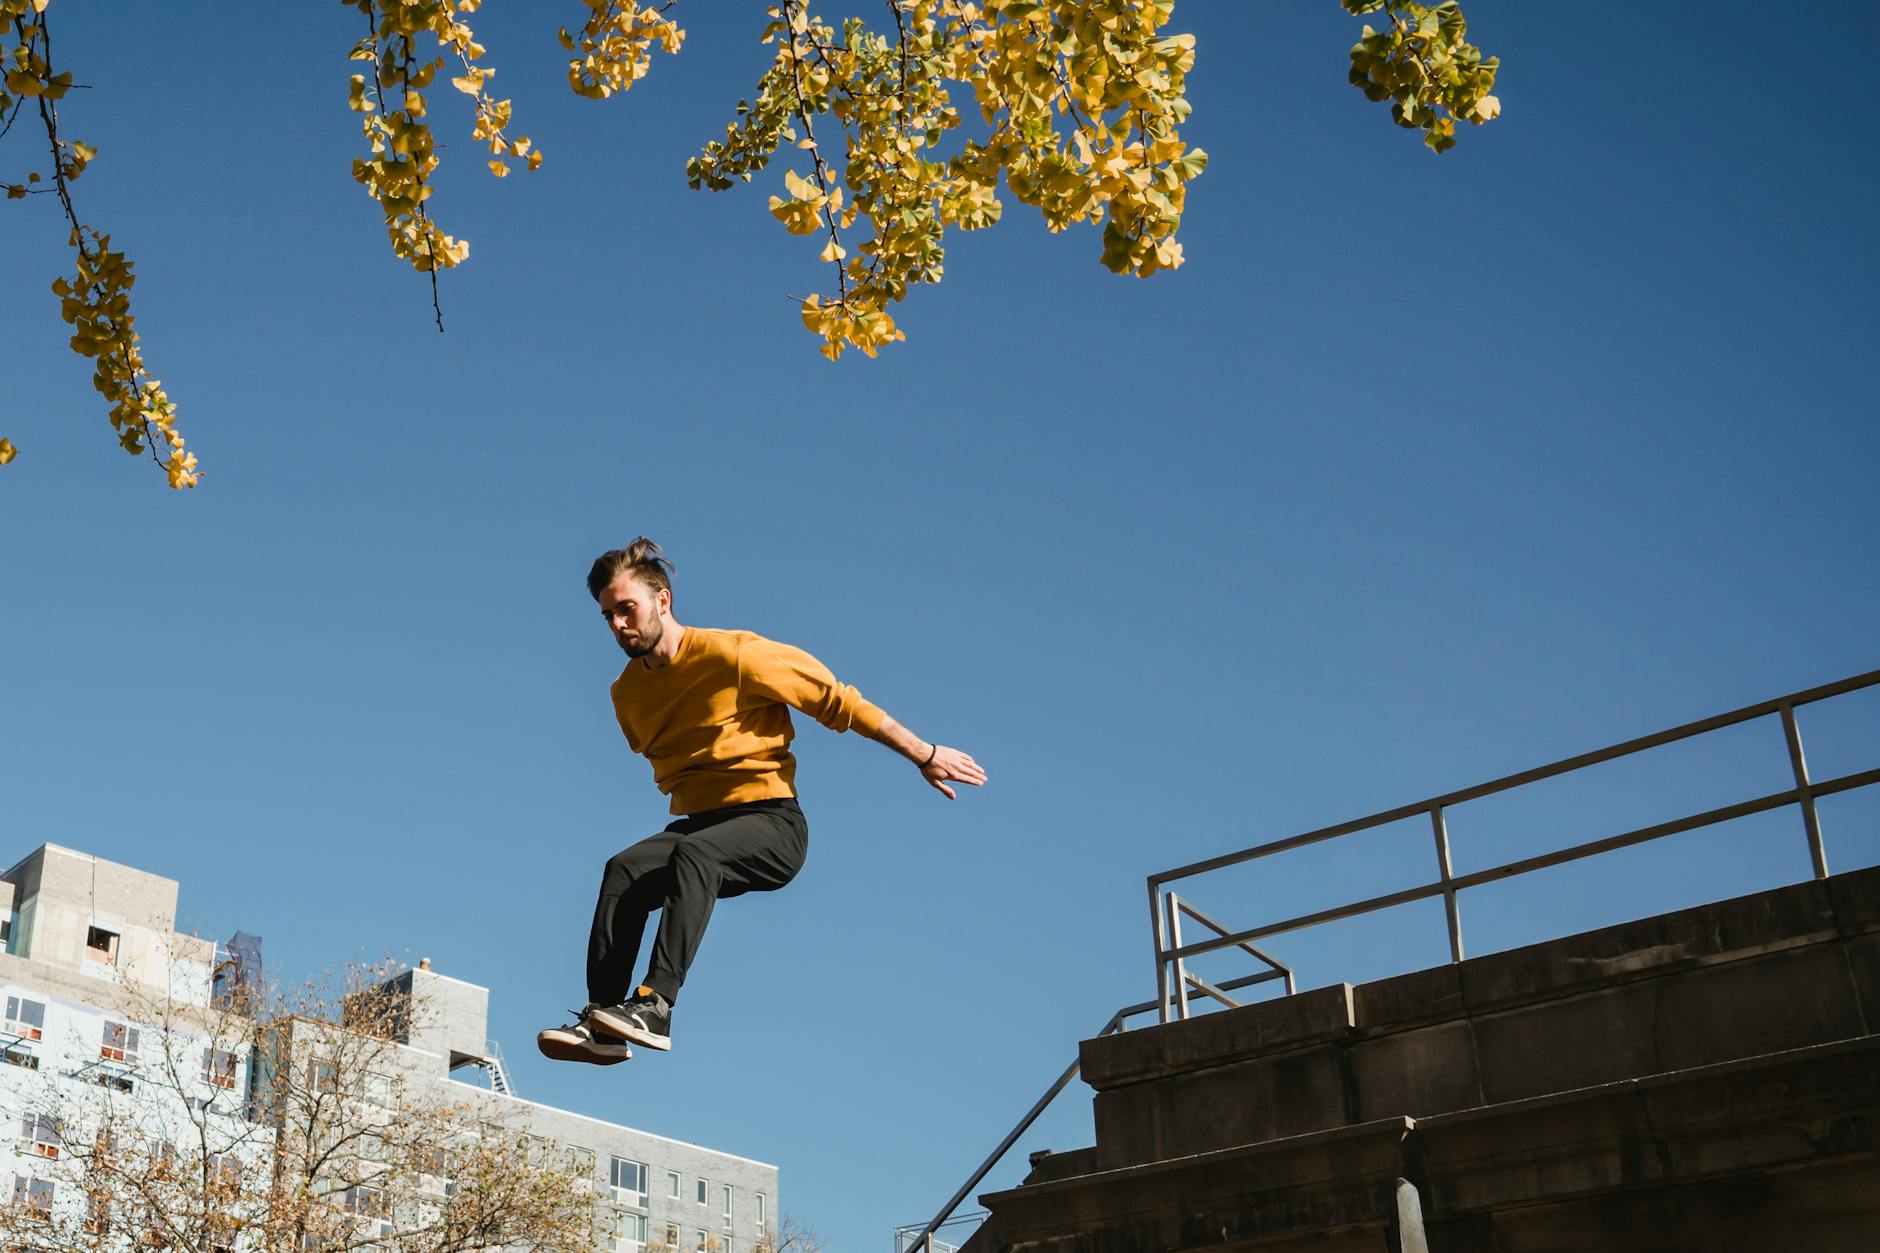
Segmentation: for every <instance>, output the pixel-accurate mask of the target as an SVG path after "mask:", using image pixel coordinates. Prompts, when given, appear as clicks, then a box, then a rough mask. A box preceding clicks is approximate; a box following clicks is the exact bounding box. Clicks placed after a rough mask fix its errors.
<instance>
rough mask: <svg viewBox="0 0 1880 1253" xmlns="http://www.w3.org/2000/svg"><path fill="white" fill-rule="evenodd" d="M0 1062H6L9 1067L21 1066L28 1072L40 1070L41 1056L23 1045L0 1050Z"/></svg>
mask: <svg viewBox="0 0 1880 1253" xmlns="http://www.w3.org/2000/svg"><path fill="white" fill-rule="evenodd" d="M0 1062H5V1063H6V1064H7V1065H9V1066H21V1067H24V1068H25V1069H27V1070H38V1069H39V1055H38V1054H37V1053H34V1052H33V1051H32V1050H31V1049H29V1048H27V1047H26V1046H25V1045H23V1044H16V1045H14V1046H13V1047H12V1048H10V1049H4V1050H0Z"/></svg>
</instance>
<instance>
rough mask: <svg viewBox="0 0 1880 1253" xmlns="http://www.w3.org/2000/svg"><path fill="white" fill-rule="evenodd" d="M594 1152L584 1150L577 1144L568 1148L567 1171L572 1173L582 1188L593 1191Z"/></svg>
mask: <svg viewBox="0 0 1880 1253" xmlns="http://www.w3.org/2000/svg"><path fill="white" fill-rule="evenodd" d="M594 1161H595V1158H594V1150H593V1149H584V1148H582V1147H581V1146H580V1145H578V1144H571V1145H569V1146H568V1169H569V1170H571V1171H573V1172H574V1175H575V1178H576V1179H577V1180H578V1181H579V1183H580V1185H581V1187H582V1188H584V1189H585V1190H587V1191H589V1192H592V1191H593V1190H594Z"/></svg>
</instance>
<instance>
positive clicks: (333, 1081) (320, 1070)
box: [307, 1060, 339, 1092]
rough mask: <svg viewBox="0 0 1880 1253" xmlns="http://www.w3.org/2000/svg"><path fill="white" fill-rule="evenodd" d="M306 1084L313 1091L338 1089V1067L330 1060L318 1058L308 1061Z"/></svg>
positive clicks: (335, 1090) (334, 1090) (333, 1090)
mask: <svg viewBox="0 0 1880 1253" xmlns="http://www.w3.org/2000/svg"><path fill="white" fill-rule="evenodd" d="M307 1086H308V1087H309V1088H312V1089H313V1090H314V1091H315V1092H337V1091H339V1068H338V1067H336V1066H334V1065H333V1063H332V1062H323V1061H318V1060H315V1061H310V1062H308V1063H307Z"/></svg>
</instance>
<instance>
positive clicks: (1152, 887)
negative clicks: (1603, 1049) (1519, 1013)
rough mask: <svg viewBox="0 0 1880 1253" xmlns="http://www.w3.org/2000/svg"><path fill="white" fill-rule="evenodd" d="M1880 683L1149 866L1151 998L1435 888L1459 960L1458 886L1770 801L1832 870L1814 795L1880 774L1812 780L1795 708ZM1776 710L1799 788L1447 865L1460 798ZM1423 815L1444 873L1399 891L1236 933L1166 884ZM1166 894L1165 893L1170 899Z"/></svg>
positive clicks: (1850, 682)
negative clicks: (1244, 956) (1548, 848)
mask: <svg viewBox="0 0 1880 1253" xmlns="http://www.w3.org/2000/svg"><path fill="white" fill-rule="evenodd" d="M1877 684H1880V670H1870V671H1868V672H1867V673H1865V674H1857V675H1853V676H1851V677H1849V678H1846V679H1841V680H1839V681H1837V682H1834V683H1827V684H1823V685H1821V686H1820V687H1813V688H1808V689H1806V690H1804V691H1800V692H1795V693H1792V694H1790V695H1788V696H1779V697H1776V698H1775V699H1773V700H1767V701H1762V702H1760V703H1758V704H1755V705H1746V706H1744V707H1743V708H1741V709H1735V710H1732V711H1730V712H1729V713H1723V714H1717V715H1715V716H1714V717H1709V718H1702V719H1699V720H1698V721H1696V722H1688V723H1685V724H1684V725H1682V726H1677V727H1672V728H1669V729H1668V730H1664V731H1659V732H1657V733H1656V734H1653V735H1645V736H1640V737H1639V738H1637V739H1632V740H1626V741H1624V742H1623V743H1619V744H1614V745H1611V746H1609V747H1606V748H1601V749H1596V750H1594V751H1593V752H1590V753H1581V754H1578V755H1576V756H1573V757H1567V758H1563V759H1562V760H1560V761H1556V762H1551V763H1549V764H1548V765H1545V766H1537V767H1535V768H1534V769H1531V770H1523V771H1521V772H1520V773H1518V774H1511V775H1507V776H1505V777H1503V778H1500V779H1495V780H1492V781H1490V782H1488V783H1479V784H1476V785H1475V786H1474V787H1468V788H1463V789H1461V790H1460V791H1456V792H1447V793H1444V794H1443V795H1441V796H1434V797H1431V798H1429V799H1428V800H1424V801H1418V802H1416V803H1415V804H1411V805H1403V806H1399V807H1398V808H1396V809H1389V810H1385V811H1383V812H1382V813H1376V814H1372V815H1370V816H1369V817H1365V818H1358V819H1354V820H1352V821H1350V822H1341V823H1337V824H1335V825H1333V826H1329V827H1321V828H1319V829H1318V830H1316V831H1307V832H1305V833H1303V834H1300V835H1294V836H1289V837H1287V838H1286V839H1283V840H1274V841H1271V842H1269V843H1265V844H1257V845H1254V846H1253V847H1251V848H1245V849H1241V850H1240V851H1238V852H1234V853H1226V854H1223V855H1221V856H1218V857H1211V858H1208V859H1207V860H1205V861H1198V862H1193V863H1191V864H1189V865H1186V866H1180V867H1177V868H1176V869H1173V870H1164V871H1161V872H1159V873H1157V874H1152V875H1150V876H1149V879H1148V890H1149V924H1150V929H1151V932H1152V934H1153V936H1154V940H1155V979H1156V999H1155V1001H1154V1002H1152V1005H1153V1006H1154V1007H1155V1008H1156V1010H1157V1013H1158V1016H1159V1018H1160V1020H1161V1021H1162V1022H1167V1021H1169V1015H1170V1009H1171V1004H1173V1006H1174V1007H1175V1008H1176V1010H1177V1011H1178V1013H1179V1015H1180V1016H1181V1017H1183V1018H1186V1017H1187V1016H1188V996H1187V989H1188V987H1189V985H1190V984H1191V983H1198V981H1197V980H1196V979H1195V977H1194V976H1193V975H1190V974H1188V973H1187V972H1186V968H1185V965H1184V963H1185V962H1186V960H1187V959H1188V958H1191V957H1198V956H1201V955H1202V954H1204V953H1213V952H1218V951H1220V950H1222V949H1227V948H1236V947H1237V948H1241V949H1244V950H1248V951H1250V952H1252V953H1253V954H1254V955H1255V956H1256V957H1259V958H1260V959H1261V960H1262V961H1265V962H1267V963H1269V964H1272V965H1278V963H1276V962H1274V961H1273V959H1272V958H1271V957H1268V956H1267V955H1266V954H1265V953H1262V952H1260V951H1259V950H1258V949H1255V948H1253V946H1252V942H1253V941H1255V940H1259V939H1263V938H1265V937H1267V936H1273V935H1279V934H1282V933H1284V932H1289V931H1298V930H1302V929H1304V928H1306V927H1312V926H1317V925H1319V924H1321V923H1326V922H1334V921H1337V920H1339V919H1342V918H1351V917H1356V916H1357V915H1359V914H1367V913H1372V912H1375V911H1377V910H1380V909H1389V908H1391V907H1393V906H1397V905H1404V904H1408V903H1410V902H1412V901H1420V900H1427V899H1430V898H1432V897H1436V896H1441V897H1442V898H1443V906H1444V916H1445V921H1446V922H1447V925H1448V929H1449V949H1450V959H1451V960H1452V961H1458V962H1459V961H1461V960H1462V959H1463V946H1462V914H1461V907H1460V904H1459V901H1458V899H1457V897H1458V894H1459V893H1460V892H1462V891H1463V890H1465V889H1467V888H1472V887H1479V886H1481V885H1482V884H1485V883H1491V882H1496V881H1498V880H1501V879H1507V878H1512V877H1514V876H1516V875H1522V874H1527V873H1529V872H1531V871H1535V870H1542V869H1545V868H1547V867H1549V866H1557V865H1562V864H1564V863H1566V862H1570V861H1577V860H1580V859H1582V858H1586V857H1594V856H1597V855H1599V854H1601V853H1607V852H1611V851H1613V850H1615V849H1620V848H1626V847H1629V846H1631V845H1634V844H1642V843H1645V842H1646V841H1648V840H1656V839H1662V838H1664V837H1665V836H1670V835H1676V834H1679V833H1680V832H1684V831H1691V830H1695V829H1697V828H1699V827H1705V826H1711V825H1714V824H1716V823H1719V822H1727V821H1729V820H1731V819H1734V818H1741V817H1746V816H1748V815H1750V814H1756V813H1762V812H1765V811H1767V810H1771V809H1777V808H1780V807H1782V806H1784V805H1798V806H1800V808H1801V811H1802V820H1803V827H1804V831H1805V834H1806V836H1807V839H1808V851H1809V858H1810V861H1811V862H1812V863H1813V867H1814V873H1815V877H1816V878H1826V877H1827V874H1828V858H1827V850H1826V847H1825V845H1824V844H1823V841H1822V835H1821V820H1820V817H1819V816H1818V814H1817V813H1816V809H1815V800H1816V798H1818V797H1822V796H1830V795H1833V794H1835V793H1837V792H1845V791H1849V790H1851V789H1854V788H1859V787H1867V786H1869V785H1871V784H1875V783H1880V768H1877V769H1870V770H1861V771H1856V772H1854V773H1852V774H1845V775H1841V776H1840V777H1838V778H1834V779H1828V780H1825V781H1816V780H1813V779H1811V778H1810V777H1809V774H1808V765H1807V760H1806V758H1805V756H1804V754H1803V752H1802V739H1801V731H1800V729H1799V728H1798V727H1797V725H1796V721H1795V710H1796V709H1797V708H1799V707H1800V706H1803V705H1809V704H1814V703H1815V702H1817V701H1823V700H1828V699H1830V698H1832V697H1835V696H1842V695H1845V694H1846V693H1849V692H1855V691H1859V690H1861V689H1863V688H1868V687H1873V686H1875V685H1877ZM1772 714H1773V715H1777V716H1778V717H1780V719H1781V721H1782V731H1783V738H1784V740H1785V741H1786V743H1787V746H1788V757H1789V766H1790V770H1791V772H1792V773H1793V775H1794V778H1795V786H1794V787H1793V788H1789V789H1787V790H1785V791H1781V792H1774V793H1771V794H1769V795H1767V796H1760V797H1757V798H1755V799H1753V800H1747V801H1741V802H1738V803H1737V804H1734V805H1726V806H1723V807H1721V808H1718V809H1711V810H1706V811H1705V812H1703V813H1699V814H1691V815H1689V816H1687V817H1683V818H1677V819H1673V820H1672V821H1669V822H1660V823H1655V824H1653V825H1651V826H1648V827H1640V828H1637V829H1636V830H1632V831H1627V832H1623V833H1621V834H1618V835H1612V836H1607V837H1605V838H1603V839H1597V840H1589V841H1586V842H1584V843H1581V844H1576V845H1573V846H1571V847H1569V848H1564V849H1560V850H1557V851H1555V852H1552V853H1544V854H1541V855H1539V856H1536V857H1529V858H1525V859H1523V860H1521V861H1516V862H1511V863H1509V864H1507V865H1503V866H1495V867H1491V868H1490V869H1487V870H1480V871H1476V872H1474V873H1472V874H1466V875H1457V874H1455V873H1454V871H1453V869H1452V867H1451V865H1450V856H1449V830H1448V824H1447V821H1446V819H1445V817H1444V811H1445V810H1447V809H1449V808H1451V807H1453V806H1456V805H1460V804H1462V803H1464V802H1466V801H1472V800H1478V799H1480V798H1482V797H1484V796H1492V795H1494V794H1495V793H1498V792H1505V791H1509V790H1511V789H1514V788H1518V787H1522V786H1524V785H1526V784H1529V783H1537V782H1539V781H1541V780H1543V779H1550V778H1553V777H1555V776H1557V775H1562V774H1567V773H1570V772H1572V771H1575V770H1582V769H1585V768H1586V767H1588V766H1596V765H1599V764H1601V763H1603V762H1608V761H1613V760H1616V759H1617V758H1620V757H1626V756H1629V755H1631V754H1633V753H1639V752H1643V751H1645V750H1646V749H1650V748H1659V747H1662V746H1663V745H1666V744H1672V743H1676V742H1678V741H1679V740H1685V739H1690V738H1691V737H1693V736H1697V735H1703V734H1705V733H1706V732H1710V731H1718V730H1722V729H1723V728H1725V727H1730V726H1735V725H1737V724H1739V723H1743V722H1749V721H1752V720H1754V719H1756V718H1765V717H1768V716H1770V715H1772ZM1419 814H1427V815H1428V816H1429V820H1430V828H1431V834H1432V837H1433V839H1434V842H1435V851H1436V863H1437V871H1438V877H1437V880H1436V881H1435V882H1434V883H1428V884H1423V885H1421V886H1418V887H1414V888H1407V889H1404V890H1403V891H1399V892H1389V893H1386V894H1384V895H1382V896H1373V897H1369V898H1367V899H1364V900H1360V901H1354V902H1351V903H1349V904H1345V905H1340V906H1336V907H1333V908H1330V909H1323V910H1318V911H1316V912H1314V913H1310V914H1301V915H1299V916H1297V917H1295V918H1289V919H1286V920H1285V921H1282V922H1277V923H1270V924H1267V925H1265V926H1260V927H1251V928H1248V929H1246V930H1244V931H1232V932H1230V931H1228V930H1227V929H1226V928H1225V927H1222V926H1220V925H1219V924H1216V923H1214V922H1213V921H1212V920H1204V919H1203V918H1202V917H1201V916H1200V915H1199V914H1198V912H1197V911H1195V910H1194V908H1193V907H1192V906H1191V905H1190V904H1189V903H1188V902H1186V901H1181V900H1179V898H1177V897H1176V895H1175V893H1173V892H1167V893H1164V891H1163V885H1164V884H1168V883H1173V882H1175V881H1176V880H1178V879H1186V878H1192V877H1194V876H1196V875H1201V874H1206V873H1208V872H1210V871H1214V870H1221V869H1225V868H1226V867H1228V866H1235V865H1240V864H1243V863H1246V862H1250V861H1254V860H1257V859H1259V858H1263V857H1271V856H1273V855H1274V854H1276V853H1283V852H1288V851H1290V850H1292V849H1296V848H1303V847H1306V846H1307V845H1310V844H1317V843H1321V842H1323V841H1325V840H1333V839H1337V838H1339V837H1341V836H1346V835H1352V834H1355V833H1356V832H1359V831H1366V830H1370V829H1372V828H1374V827H1380V826H1385V825H1388V824H1390V823H1393V822H1399V821H1402V820H1403V819H1405V818H1413V817H1416V816H1418V815H1419ZM1165 896H1166V900H1164V899H1163V898H1164V897H1165ZM1181 914H1187V915H1188V916H1189V917H1192V918H1194V919H1195V920H1196V921H1198V922H1203V925H1206V926H1208V927H1209V928H1210V929H1211V930H1213V931H1214V932H1215V933H1216V934H1215V938H1213V939H1208V940H1201V941H1197V942H1194V943H1190V944H1184V943H1182V940H1181V934H1180V932H1181V928H1180V921H1179V919H1180V915H1181ZM1171 969H1172V970H1173V972H1174V974H1175V979H1174V984H1175V988H1174V991H1173V993H1172V994H1171V989H1170V977H1169V976H1170V972H1171ZM1271 977H1273V976H1272V975H1271V974H1270V973H1268V974H1264V975H1261V976H1256V978H1271ZM1236 982H1237V981H1236ZM1229 986H1230V985H1229V984H1227V983H1223V984H1222V985H1220V987H1221V989H1223V990H1225V989H1227V988H1228V987H1229ZM1292 990H1293V986H1292V981H1291V979H1290V978H1289V979H1288V980H1287V991H1288V992H1289V993H1290V992H1291V991H1292Z"/></svg>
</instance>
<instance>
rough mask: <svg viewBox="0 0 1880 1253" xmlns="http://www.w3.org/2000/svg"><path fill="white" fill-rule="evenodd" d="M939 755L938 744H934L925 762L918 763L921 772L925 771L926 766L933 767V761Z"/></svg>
mask: <svg viewBox="0 0 1880 1253" xmlns="http://www.w3.org/2000/svg"><path fill="white" fill-rule="evenodd" d="M939 755H940V746H939V745H938V744H935V745H934V746H933V747H932V750H931V751H929V752H928V754H927V760H926V761H923V762H921V763H920V768H921V769H922V770H925V769H926V768H927V767H928V766H931V765H933V759H934V758H936V757H938V756H939Z"/></svg>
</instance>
